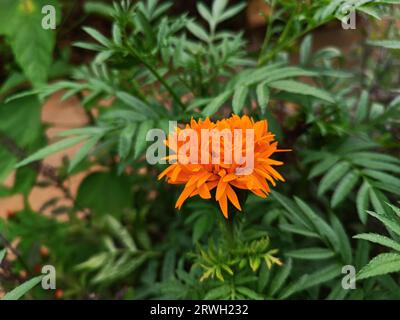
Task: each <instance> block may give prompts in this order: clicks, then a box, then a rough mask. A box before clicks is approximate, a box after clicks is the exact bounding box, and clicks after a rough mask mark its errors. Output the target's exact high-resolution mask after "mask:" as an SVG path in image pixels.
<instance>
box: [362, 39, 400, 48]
mask: <svg viewBox="0 0 400 320" xmlns="http://www.w3.org/2000/svg"><path fill="white" fill-rule="evenodd" d="M367 43H368V44H369V45H371V46H377V47H383V48H386V49H400V41H398V40H375V41H368V42H367Z"/></svg>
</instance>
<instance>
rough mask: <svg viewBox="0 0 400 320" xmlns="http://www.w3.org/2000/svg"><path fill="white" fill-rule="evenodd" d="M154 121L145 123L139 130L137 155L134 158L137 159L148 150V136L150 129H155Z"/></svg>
mask: <svg viewBox="0 0 400 320" xmlns="http://www.w3.org/2000/svg"><path fill="white" fill-rule="evenodd" d="M153 124H154V123H153V121H151V120H149V121H143V122H142V123H141V124H140V125H139V128H138V132H137V134H136V141H135V154H134V156H133V157H134V158H135V159H137V158H138V157H139V156H140V155H141V154H142V153H143V151H144V150H145V149H146V145H147V141H146V136H147V133H148V132H149V130H150V129H152V128H153Z"/></svg>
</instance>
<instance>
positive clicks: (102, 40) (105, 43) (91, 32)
mask: <svg viewBox="0 0 400 320" xmlns="http://www.w3.org/2000/svg"><path fill="white" fill-rule="evenodd" d="M82 29H83V30H84V31H85V32H86V33H87V34H89V35H90V36H91V37H92V38H93V39H95V40H96V41H98V42H100V43H101V44H102V45H103V46H105V47H109V46H110V44H111V42H110V40H108V39H107V38H106V37H105V36H103V35H102V34H101V33H100V32H99V31H97V30H96V29H93V28H91V27H83V28H82Z"/></svg>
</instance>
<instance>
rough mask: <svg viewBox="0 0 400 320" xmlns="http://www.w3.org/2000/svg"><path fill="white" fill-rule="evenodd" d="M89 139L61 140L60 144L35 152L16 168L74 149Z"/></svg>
mask: <svg viewBox="0 0 400 320" xmlns="http://www.w3.org/2000/svg"><path fill="white" fill-rule="evenodd" d="M86 138H87V137H85V136H79V137H72V138H68V139H64V140H61V141H59V142H56V143H53V144H52V145H50V146H47V147H44V148H43V149H40V150H39V151H37V152H35V153H34V154H32V155H31V156H29V157H28V158H26V159H25V160H23V161H21V162H19V163H18V164H17V165H16V166H15V167H16V168H19V167H22V166H25V165H27V164H29V163H32V162H35V161H38V160H41V159H43V158H45V157H47V156H49V155H51V154H54V153H57V152H59V151H61V150H64V149H67V148H69V147H72V146H74V145H76V144H78V143H79V142H81V141H83V140H85V139H86Z"/></svg>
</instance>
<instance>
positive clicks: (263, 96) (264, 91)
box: [256, 82, 270, 114]
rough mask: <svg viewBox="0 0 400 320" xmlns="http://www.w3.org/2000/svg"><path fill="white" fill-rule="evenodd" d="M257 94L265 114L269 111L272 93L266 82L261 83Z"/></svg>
mask: <svg viewBox="0 0 400 320" xmlns="http://www.w3.org/2000/svg"><path fill="white" fill-rule="evenodd" d="M256 94H257V102H258V105H259V106H260V109H261V113H262V114H264V113H265V110H266V109H267V106H268V102H269V97H270V92H269V88H268V86H267V84H266V83H265V82H262V83H260V84H259V85H258V86H257V89H256Z"/></svg>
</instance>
